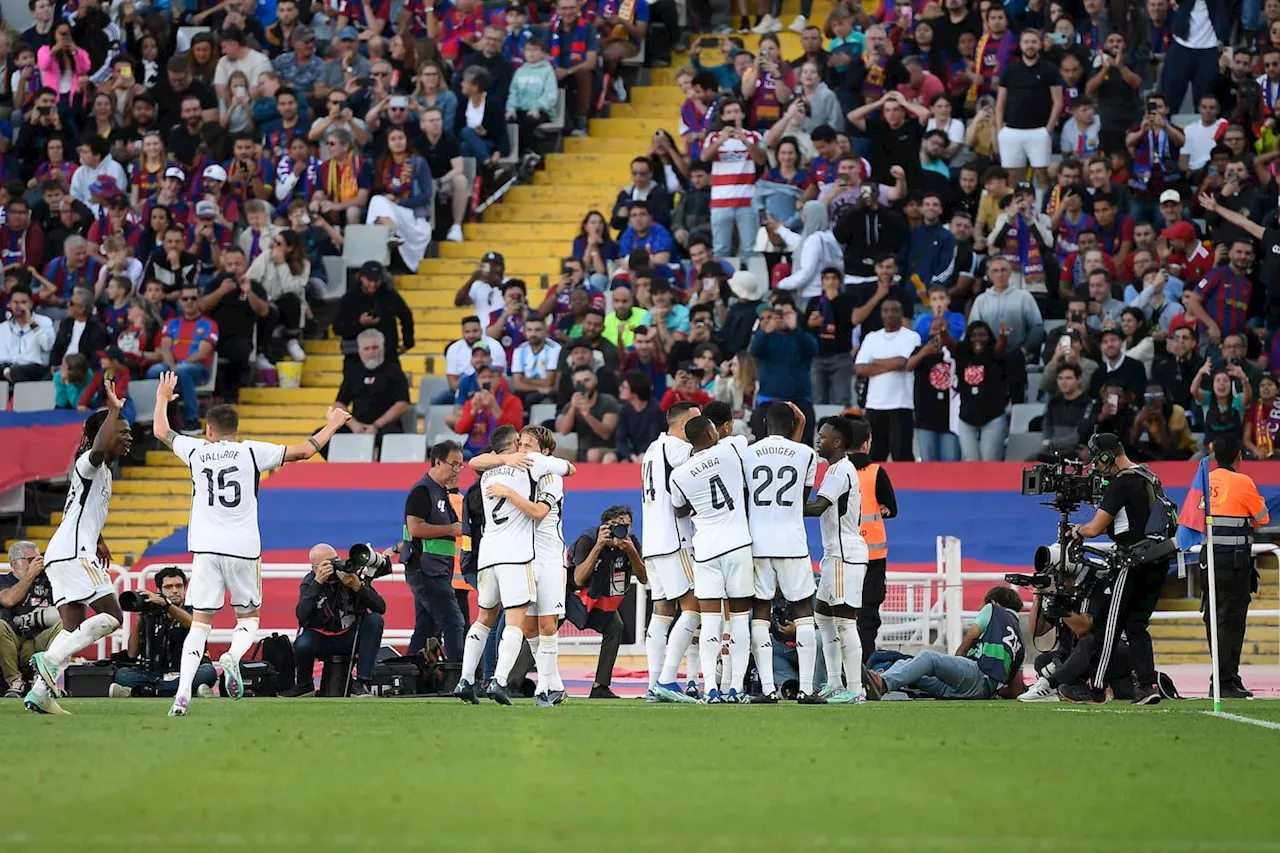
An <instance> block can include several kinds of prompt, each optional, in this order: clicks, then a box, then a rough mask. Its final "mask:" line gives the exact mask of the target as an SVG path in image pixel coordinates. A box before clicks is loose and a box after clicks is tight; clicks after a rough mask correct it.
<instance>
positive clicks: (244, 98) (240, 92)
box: [218, 71, 253, 133]
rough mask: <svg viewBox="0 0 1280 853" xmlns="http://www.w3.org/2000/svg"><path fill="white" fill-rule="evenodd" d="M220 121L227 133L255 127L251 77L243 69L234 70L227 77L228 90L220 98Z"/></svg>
mask: <svg viewBox="0 0 1280 853" xmlns="http://www.w3.org/2000/svg"><path fill="white" fill-rule="evenodd" d="M218 121H219V122H220V123H221V124H222V126H223V127H224V128H226V129H227V133H239V132H241V131H246V130H252V129H253V99H252V98H251V97H250V95H249V77H248V75H246V74H245V73H244V72H243V71H232V72H231V75H230V76H229V77H227V87H226V91H225V92H224V93H223V94H222V96H221V97H219V98H218Z"/></svg>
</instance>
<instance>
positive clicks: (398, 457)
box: [381, 435, 427, 462]
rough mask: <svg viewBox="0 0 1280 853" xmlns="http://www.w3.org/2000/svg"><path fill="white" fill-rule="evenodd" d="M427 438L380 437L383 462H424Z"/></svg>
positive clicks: (417, 436)
mask: <svg viewBox="0 0 1280 853" xmlns="http://www.w3.org/2000/svg"><path fill="white" fill-rule="evenodd" d="M426 459H427V437H426V436H425V435H384V436H383V437H382V456H381V461H383V462H425V461H426Z"/></svg>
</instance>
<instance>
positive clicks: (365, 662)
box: [281, 543, 391, 698]
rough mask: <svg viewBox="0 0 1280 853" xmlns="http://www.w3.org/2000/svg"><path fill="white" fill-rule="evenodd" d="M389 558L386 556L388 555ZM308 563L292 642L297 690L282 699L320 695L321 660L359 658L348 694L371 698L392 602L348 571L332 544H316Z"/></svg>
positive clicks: (287, 693)
mask: <svg viewBox="0 0 1280 853" xmlns="http://www.w3.org/2000/svg"><path fill="white" fill-rule="evenodd" d="M390 553H391V552H390V551H388V552H386V554H387V556H390ZM308 559H309V560H310V562H311V571H310V572H309V573H308V574H307V576H306V577H305V578H303V579H302V586H301V589H300V591H299V596H298V607H297V611H296V612H297V616H298V627H300V628H301V629H302V631H301V633H299V634H298V636H297V638H296V639H295V640H294V641H293V656H294V659H295V660H296V661H297V664H298V680H297V686H296V687H295V688H294V689H293V690H292V691H286V693H284V694H281V695H284V696H287V697H288V698H299V697H302V696H312V695H315V686H314V684H315V682H314V668H315V660H316V658H317V657H322V656H325V655H355V656H356V680H355V681H351V682H349V683H350V687H349V690H348V691H347V694H346V695H348V696H356V697H362V696H371V695H373V694H372V693H371V692H370V691H369V685H370V683H372V681H373V665H374V663H376V662H377V656H378V647H379V646H380V645H381V644H382V628H383V618H382V617H383V614H384V613H386V612H387V602H386V601H384V600H383V598H382V596H381V595H379V594H378V592H377V590H375V589H374V588H373V586H372V585H370V584H369V582H368V581H365V580H363V579H362V578H361V577H360V576H359V575H357V574H355V573H353V572H349V571H345V570H344V569H345V568H347V567H346V564H345V562H342V561H339V560H338V552H337V551H335V550H334V549H333V547H332V546H331V545H325V544H323V543H322V544H320V545H316V546H315V547H314V548H312V549H311V553H310V554H308ZM335 563H337V564H338V565H337V566H336V567H335V565H334V564H335ZM353 643H354V646H353Z"/></svg>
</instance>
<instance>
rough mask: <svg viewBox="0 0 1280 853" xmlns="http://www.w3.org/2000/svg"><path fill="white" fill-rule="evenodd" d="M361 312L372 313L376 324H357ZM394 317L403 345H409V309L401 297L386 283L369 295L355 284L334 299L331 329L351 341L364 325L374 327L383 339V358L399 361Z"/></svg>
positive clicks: (411, 312) (410, 322)
mask: <svg viewBox="0 0 1280 853" xmlns="http://www.w3.org/2000/svg"><path fill="white" fill-rule="evenodd" d="M365 313H369V314H373V315H374V316H376V317H377V318H378V325H376V326H361V325H360V316H361V315H362V314H365ZM396 320H399V321H400V330H401V333H403V335H404V348H405V349H406V350H410V349H413V311H411V310H410V309H409V306H408V304H407V303H406V302H405V301H404V297H403V296H401V295H400V294H399V293H396V292H395V291H394V290H392V289H391V288H390V287H388V286H387V285H386V284H383V285H382V286H381V287H379V288H378V289H377V290H376V291H375V292H374V294H373V295H372V296H370V295H369V294H367V293H365V292H364V291H363V290H362V289H360V288H359V287H355V288H352V289H351V290H348V291H347V292H346V293H345V294H343V296H342V301H341V302H339V303H338V316H337V317H335V318H334V320H333V331H334V334H336V335H337V336H338V337H340V338H342V339H343V340H344V341H352V342H353V343H354V341H355V339H356V336H357V335H359V334H360V333H361V332H363V331H364V330H365V329H366V328H371V329H377V330H378V331H380V332H382V334H383V335H384V336H385V337H386V339H387V360H388V361H399V357H398V355H397V353H396V341H398V340H400V339H401V337H400V334H397V332H396Z"/></svg>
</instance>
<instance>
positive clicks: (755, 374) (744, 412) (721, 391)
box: [713, 350, 760, 421]
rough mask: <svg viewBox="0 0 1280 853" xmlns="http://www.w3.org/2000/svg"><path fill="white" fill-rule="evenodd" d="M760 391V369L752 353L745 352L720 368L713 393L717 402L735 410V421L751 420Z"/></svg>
mask: <svg viewBox="0 0 1280 853" xmlns="http://www.w3.org/2000/svg"><path fill="white" fill-rule="evenodd" d="M759 391H760V368H759V366H758V365H757V364H756V360H755V358H753V357H752V355H751V353H749V352H747V351H745V350H743V351H742V352H740V353H738V354H737V355H735V356H734V357H733V358H731V359H729V360H728V361H727V362H725V363H724V364H722V365H721V366H720V375H719V376H717V377H716V379H715V390H714V392H713V393H714V396H715V398H716V399H717V400H719V401H720V402H722V403H728V404H729V408H731V409H733V419H734V420H735V421H748V420H750V419H751V410H752V409H753V408H755V405H756V394H758V393H759Z"/></svg>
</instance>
